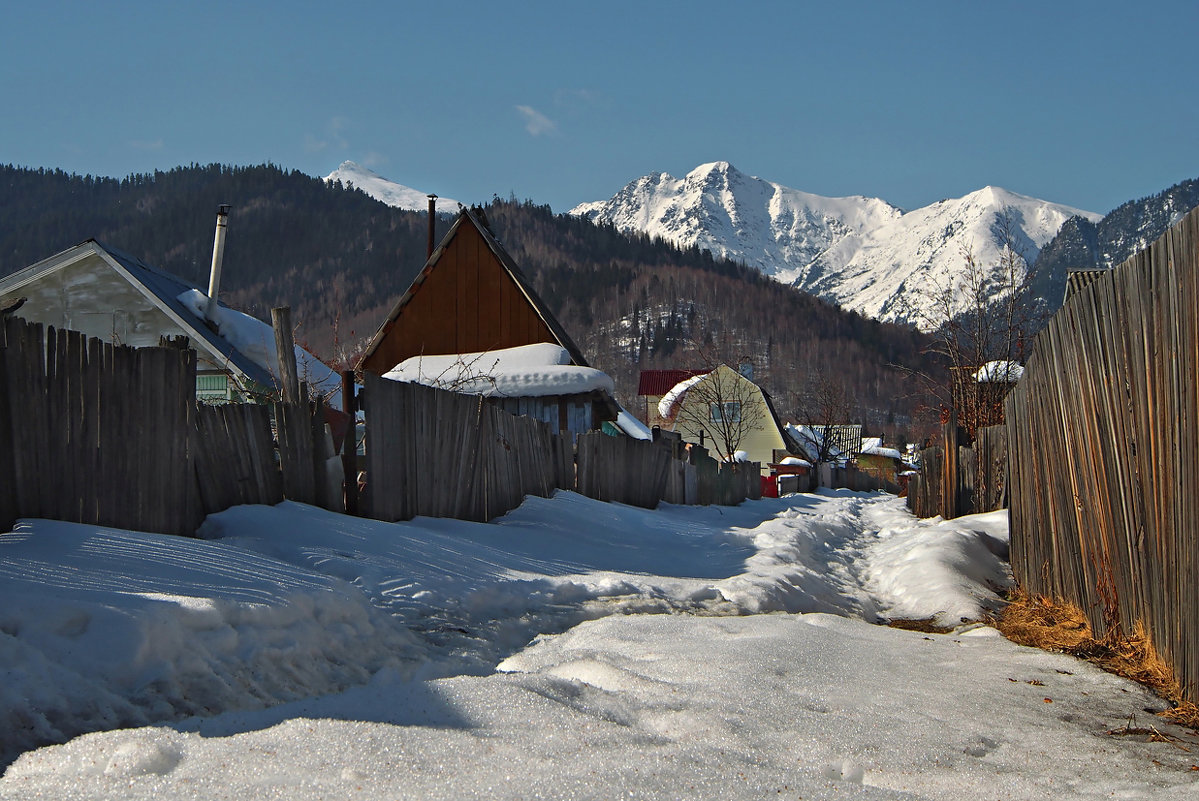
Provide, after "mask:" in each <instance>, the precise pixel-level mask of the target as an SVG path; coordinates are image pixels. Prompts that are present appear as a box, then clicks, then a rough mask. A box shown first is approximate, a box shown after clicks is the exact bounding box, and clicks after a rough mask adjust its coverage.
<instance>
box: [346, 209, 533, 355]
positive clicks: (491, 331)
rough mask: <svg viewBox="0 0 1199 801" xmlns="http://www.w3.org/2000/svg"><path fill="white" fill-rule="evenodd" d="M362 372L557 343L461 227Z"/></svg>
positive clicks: (475, 235)
mask: <svg viewBox="0 0 1199 801" xmlns="http://www.w3.org/2000/svg"><path fill="white" fill-rule="evenodd" d="M409 291H410V292H412V297H411V298H409V300H408V302H407V303H406V304H405V305H404V307H403V308H402V310H401V312H400V314H399V316H398V317H396V319H395V320H393V321H392V322H391V324H390V325H389V326H388V327H387V328H386V329H385V333H384V336H383V339H382V340H381V341H380V342H379V343H378V345H377V347H376V348H375V351H374V352H373V353H371V354H370V355H369V356H367V357H366V358H365V359H364V360H363V362H362V368H363V369H364V370H366V371H367V372H370V373H375V374H376V375H382V374H383V373H385V372H387V371H388V370H390V369H391V368H392V367H395V366H396V365H397V364H399V363H400V362H402V361H404V360H405V359H407V358H409V357H412V356H420V355H422V354H425V355H440V354H447V353H476V352H480V351H494V350H500V349H502V348H512V347H517V346H519V345H533V344H536V343H538V342H557V338H556V337H555V336H554V333H553V332H552V331H551V330H550V328H549V326H548V325H546V323H545V321H544V320H542V319H541V316H540V315H539V314H538V312H537V310H536V309H535V308H534V307H533V306H532V304H530V302H529V300H528V298H526V297H525V295H524V293H523V292H522V291H521V289H520V287H519V286H518V285H517V284H516V282H515V281H514V280H513V279H512V276H510V275H509V274H508V271H507V270H506V269H505V268H504V266H503V265H502V264H501V263H500V260H499V258H498V257H497V256H496V254H495V253H494V252H493V251H492V250H491V248H490V247H489V246H488V244H487V242H486V241H484V239H483V236H482V235H481V234H480V233H479V231H478V229H476V228H475V227H474V226H473V225H460V226H459V227H458V230H457V233H456V234H455V235H454V238H453V239H451V240H450V241H449V242H448V243H447V244H446V245H445V249H444V251H443V252H442V253H441V255H440V256H439V257H438V258H437V259H436V261H435V262H434V263H433V264H432V265H431V266H430V267H427V268H426V273H425V276H424V280H423V281H421V282H420V283H419V284H414V285H413V287H412V288H411V289H410V290H409Z"/></svg>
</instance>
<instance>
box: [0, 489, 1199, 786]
mask: <svg viewBox="0 0 1199 801" xmlns="http://www.w3.org/2000/svg"><path fill="white" fill-rule="evenodd" d="M17 529H18V530H17V531H15V532H13V533H11V534H7V535H0V594H2V595H3V598H0V666H3V669H4V676H5V682H4V684H3V687H2V688H0V701H2V702H3V707H2V708H3V713H2V714H3V718H2V719H0V724H3V727H2V728H0V732H2V733H0V737H3V740H2V741H0V742H2V743H3V747H4V748H5V749H6V751H7V752H8V753H9V754H10V755H16V754H17V753H20V752H21V751H25V753H24V754H23V755H22V756H20V757H19V758H18V759H17V760H16V761H15V762H13V764H12V765H11V766H10V767H9V769H8V771H7V772H6V774H5V775H4V777H3V778H2V779H0V798H5V799H8V798H14V799H15V798H36V797H45V798H100V799H105V798H134V799H136V798H161V797H171V798H237V799H245V798H265V797H282V798H303V799H306V798H337V799H343V798H371V799H374V798H461V797H488V798H614V797H625V796H628V797H649V798H684V797H685V798H716V797H721V798H762V797H764V796H766V795H770V796H772V797H782V798H806V799H811V798H888V799H891V798H945V799H949V798H954V799H957V798H958V797H959V796H961V795H963V794H966V795H968V796H969V797H972V798H1005V799H1006V798H1056V799H1069V798H1088V799H1090V798H1111V797H1121V798H1183V799H1185V798H1199V790H1196V785H1195V784H1194V778H1195V777H1196V776H1199V769H1197V770H1196V771H1192V770H1191V769H1190V768H1191V766H1192V765H1194V764H1196V763H1199V741H1196V740H1194V738H1189V737H1186V736H1185V735H1183V734H1182V733H1181V732H1180V733H1179V735H1180V736H1182V737H1183V740H1182V741H1181V742H1178V743H1144V742H1136V741H1134V740H1133V739H1131V738H1119V737H1114V736H1110V735H1107V734H1106V733H1105V732H1107V731H1109V730H1111V729H1115V728H1117V727H1119V726H1121V725H1124V724H1125V723H1127V722H1128V720H1129V718H1130V717H1133V718H1135V719H1136V720H1137V721H1138V722H1140V723H1142V724H1145V725H1148V723H1150V722H1151V723H1152V724H1153V725H1157V726H1158V727H1159V728H1162V729H1163V730H1165V729H1166V727H1165V726H1164V725H1163V724H1162V723H1161V722H1160V721H1158V720H1156V719H1150V718H1149V715H1148V713H1146V712H1145V711H1144V710H1145V708H1146V707H1153V706H1154V705H1155V704H1157V705H1158V706H1160V703H1159V702H1156V701H1155V699H1153V698H1152V697H1150V696H1149V695H1148V694H1147V693H1145V692H1144V691H1143V690H1141V689H1140V688H1139V687H1136V686H1135V685H1132V684H1129V683H1128V682H1125V681H1122V680H1120V679H1116V678H1113V677H1111V676H1107V675H1105V674H1102V673H1100V672H1098V671H1097V670H1095V669H1093V668H1091V667H1090V666H1088V665H1085V664H1081V663H1078V662H1076V661H1074V660H1071V659H1067V658H1065V657H1061V656H1056V655H1051V654H1045V653H1041V652H1038V651H1032V650H1030V649H1025V648H1020V647H1017V646H1015V645H1012V644H1011V643H1008V642H1007V641H1006V640H1003V639H1002V638H1001V637H999V636H997V634H996V633H995V632H994V630H992V629H989V628H986V627H974V628H970V629H964V630H961V631H959V632H958V633H956V634H954V635H923V634H918V633H913V632H905V631H899V630H895V629H888V628H885V627H881V626H877V625H872V623H873V622H874V621H877V620H878V619H880V618H881V617H887V616H895V617H921V618H923V617H934V616H935V617H937V618H939V620H941V621H942V622H948V623H957V622H958V621H960V620H961V618H963V617H966V618H976V617H978V616H979V615H980V614H981V612H982V611H983V610H984V609H985V608H986V607H987V606H989V605H993V604H994V603H995V601H996V596H995V594H994V590H995V589H996V588H998V587H1001V586H1003V585H1004V584H1005V583H1006V582H1007V581H1008V575H1007V571H1006V566H1005V564H1004V563H1003V562H1002V560H1001V559H1000V558H998V555H1000V554H1002V553H1003V551H1004V548H1005V543H1006V522H1005V518H1004V516H1003V515H986V516H979V517H975V518H967V519H963V520H960V521H954V522H953V523H935V522H928V521H915V520H913V519H912V518H911V517H910V516H909V515H908V514H907V513H906V511H905V510H904V509H903V508H902V504H901V502H900V501H898V500H897V499H894V498H891V497H889V496H882V495H859V494H854V493H845V492H841V493H830V494H826V495H821V496H792V497H790V498H786V499H781V500H766V501H761V502H754V503H746V504H743V505H742V506H741V507H738V508H735V509H719V508H686V507H664V508H663V509H661V510H659V511H657V512H647V511H644V510H638V509H631V508H628V507H622V506H616V505H610V504H601V503H597V502H595V501H591V500H589V499H586V498H582V497H581V496H578V495H574V494H571V493H563V494H559V495H558V496H557V497H555V498H553V499H536V498H531V499H529V500H528V501H527V502H526V503H525V504H524V505H523V506H522V507H521V508H519V509H518V510H516V511H515V512H513V513H512V514H510V515H508V516H507V517H505V518H503V519H501V520H500V521H498V522H497V523H495V524H489V525H478V524H469V523H462V522H457V521H440V520H427V519H423V520H418V521H414V522H413V523H409V524H398V525H387V524H380V523H375V522H372V521H364V520H357V519H352V518H346V517H341V516H337V515H330V514H327V513H324V512H321V511H319V510H315V509H312V508H309V507H304V506H301V505H297V504H290V503H285V504H282V505H280V506H278V507H238V508H235V509H232V510H229V511H228V512H225V513H222V514H220V515H216V516H214V517H212V518H210V519H209V521H208V523H207V524H206V526H205V529H204V530H203V534H204V535H205V536H206V537H208V538H209V539H206V540H178V539H169V538H163V537H155V536H151V535H145V534H137V533H133V532H119V531H108V530H100V529H95V528H94V527H91V528H89V527H83V526H73V525H69V524H62V523H52V522H48V521H26V522H23V523H22V524H20V525H19V526H18V527H17ZM649 613H656V614H649ZM530 640H534V642H532V643H531V644H530V642H529V641H530ZM497 666H498V670H497ZM155 723H157V724H159V725H157V726H152V725H147V724H155ZM118 726H140V727H142V728H133V729H126V730H121V731H104V730H107V729H113V728H115V727H118ZM85 731H94V732H96V733H94V734H85V735H83V736H79V737H75V738H74V739H71V740H70V741H69V742H67V743H66V744H65V745H61V746H50V747H44V748H40V749H37V750H32V751H26V749H28V748H29V747H30V746H31V745H34V744H36V743H38V742H54V741H60V742H61V741H63V740H66V739H69V738H70V737H71V736H73V735H75V734H78V733H80V732H85ZM1142 739H1143V738H1142ZM1184 747H1185V748H1189V749H1190V750H1183V748H1184ZM10 758H11V756H10Z"/></svg>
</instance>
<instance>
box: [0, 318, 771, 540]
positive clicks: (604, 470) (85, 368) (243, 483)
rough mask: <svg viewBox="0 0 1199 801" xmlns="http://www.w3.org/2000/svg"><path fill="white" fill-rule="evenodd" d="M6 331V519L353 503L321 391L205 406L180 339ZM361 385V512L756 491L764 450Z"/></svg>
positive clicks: (148, 516) (2, 396)
mask: <svg viewBox="0 0 1199 801" xmlns="http://www.w3.org/2000/svg"><path fill="white" fill-rule="evenodd" d="M0 337H2V338H0V526H2V527H4V528H5V529H7V528H11V526H12V523H13V521H14V520H15V519H16V518H17V517H47V518H53V519H59V520H68V521H76V522H82V523H97V524H103V525H111V526H117V527H121V528H131V529H138V530H145V531H157V532H161V533H172V534H192V533H193V532H194V531H195V529H196V527H197V526H198V525H199V523H200V522H201V521H202V520H203V518H204V516H205V515H208V514H211V513H214V512H219V511H222V510H224V509H227V508H229V507H230V506H234V505H237V504H247V503H259V504H274V503H278V502H279V501H281V500H283V499H284V498H288V499H291V500H296V501H301V502H305V503H311V504H316V505H320V506H323V507H325V508H329V509H334V510H338V511H342V510H344V509H345V506H344V505H343V504H344V501H343V494H342V490H341V485H340V481H338V482H336V483H335V482H333V481H330V480H329V476H328V474H327V472H326V471H327V470H328V466H329V463H330V462H331V461H332V462H333V463H335V464H337V465H338V466H340V464H341V462H340V461H339V460H337V459H335V458H333V453H332V446H331V443H330V442H329V441H328V437H327V436H326V432H325V425H324V419H323V413H322V409H321V408H320V406H319V404H314V405H312V406H309V405H303V406H295V405H290V404H283V403H275V404H271V405H254V404H225V405H217V406H208V405H204V404H197V403H196V400H195V370H196V358H195V354H194V352H193V351H191V350H189V349H187V348H186V346H185V343H183V345H184V346H183V347H179V346H178V343H177V345H176V346H172V347H163V348H141V349H133V348H125V347H114V346H112V345H108V344H105V343H102V342H100V341H98V340H95V339H92V340H87V339H85V338H84V337H83V336H82V335H81V334H78V333H75V332H67V331H54V330H53V329H51V330H50V331H49V332H45V331H43V329H42V327H41V326H40V325H34V324H28V323H26V322H24V321H23V320H20V319H17V318H6V319H5V320H4V322H3V328H0ZM351 387H352V383H351ZM363 398H364V399H365V409H364V411H365V413H366V420H367V425H366V431H367V438H366V452H367V458H366V463H365V464H364V465H363V466H364V467H365V468H366V475H367V483H366V486H365V493H364V497H363V498H362V499H361V500H362V504H361V507H360V508H361V510H362V511H363V512H364V513H365V514H368V515H370V516H373V517H376V518H379V519H382V520H404V519H409V518H412V517H414V516H417V515H428V516H437V517H455V518H459V519H465V520H479V521H484V520H490V519H492V518H494V517H497V516H499V515H501V514H503V513H505V512H507V511H509V510H511V509H513V508H515V507H516V506H519V505H520V503H521V502H522V500H523V499H524V497H525V496H527V495H541V496H548V495H550V494H552V493H553V491H554V490H555V489H557V488H562V489H576V488H577V489H578V490H579V491H580V492H582V493H584V494H586V495H589V496H591V497H594V498H599V499H602V500H609V501H619V502H622V503H629V504H635V505H639V506H646V507H653V506H656V505H657V503H658V501H659V500H662V499H666V500H670V501H673V502H676V503H702V504H710V503H717V504H737V503H740V502H741V501H743V500H745V499H746V498H757V497H760V482H759V478H758V475H759V473H758V466H757V465H756V464H754V465H726V464H719V463H717V462H716V460H714V459H712V458H710V457H708V456H707V455H706V452H704V451H703V449H691V450H686V449H685V448H683V447H682V443H681V441H679V442H676V443H673V444H672V443H668V442H665V441H663V442H660V443H650V442H642V441H639V440H631V439H627V438H623V437H620V438H616V437H609V436H607V435H605V434H601V433H595V434H587V435H584V436H582V437H580V440H579V447H578V454H577V456H576V454H575V447H574V443H573V442H572V441H571V439H570V437H569V436H568V435H567V436H563V435H559V434H558V433H556V432H554V431H553V430H551V428H550V427H549V426H548V425H547V424H545V423H542V422H540V421H537V420H534V419H532V418H528V417H517V416H514V415H511V414H508V413H506V412H503V411H501V410H500V409H498V408H497V407H495V406H493V405H492V404H490V403H487V402H485V401H484V400H483V399H482V398H480V397H477V396H468V395H461V394H457V393H453V392H446V391H444V390H439V389H433V388H430V387H424V386H419V385H413V384H403V383H399V382H394V381H388V380H384V379H381V378H377V377H375V376H367V378H366V386H365V389H364V392H363ZM349 441H350V443H351V445H350V447H351V449H352V448H353V442H354V439H353V437H350V439H349ZM675 451H678V453H676V452H675ZM348 463H349V464H351V465H353V464H354V460H353V459H350V460H348ZM351 478H352V479H353V478H354V476H351ZM346 495H347V496H352V497H353V499H354V501H355V502H356V501H357V500H358V499H357V496H356V494H355V493H352V492H347V493H346ZM356 508H357V507H356Z"/></svg>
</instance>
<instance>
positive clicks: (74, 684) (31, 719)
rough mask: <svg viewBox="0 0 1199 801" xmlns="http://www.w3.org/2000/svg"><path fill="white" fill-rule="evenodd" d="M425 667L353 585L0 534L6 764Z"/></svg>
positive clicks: (64, 539) (150, 547) (1, 724)
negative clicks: (87, 737) (108, 731)
mask: <svg viewBox="0 0 1199 801" xmlns="http://www.w3.org/2000/svg"><path fill="white" fill-rule="evenodd" d="M347 653H353V654H354V657H353V659H349V660H347V659H346V658H345V657H346V654H347ZM420 653H421V649H420V648H419V647H418V644H417V641H416V639H415V638H414V637H413V636H412V635H411V634H410V633H409V632H408V631H407V630H406V629H405V628H404V627H403V625H402V624H400V622H399V621H396V620H394V619H392V618H390V617H389V616H387V615H386V614H384V613H382V612H381V611H380V610H378V609H376V608H375V607H374V606H372V604H371V603H370V599H369V597H367V596H365V595H364V594H363V593H362V592H361V591H360V590H358V589H356V588H355V587H353V586H352V585H350V584H348V583H346V582H345V581H342V580H340V579H337V578H333V577H331V576H328V575H322V574H320V573H317V572H313V571H310V570H304V569H297V567H295V566H293V565H290V564H287V563H285V562H281V561H279V560H277V559H272V558H270V557H269V556H264V555H262V554H257V553H254V552H252V551H248V550H243V549H237V548H228V547H225V546H222V545H219V544H213V543H207V542H202V541H198V540H193V539H188V538H185V537H165V536H161V535H153V534H144V533H137V532H129V531H121V530H113V529H106V528H102V527H95V526H84V525H79V524H74V523H61V522H55V521H47V520H37V521H24V522H21V523H19V524H18V525H17V526H16V530H15V531H13V532H11V533H8V534H3V535H0V665H3V666H5V680H4V681H3V682H2V683H0V700H2V703H0V755H2V754H11V753H12V752H13V751H14V750H17V749H20V748H25V747H28V746H29V745H30V744H32V743H37V742H49V741H55V740H61V739H63V738H64V737H69V736H72V735H74V734H78V733H80V732H82V731H88V730H91V729H96V728H107V727H111V726H117V725H125V726H127V725H141V724H145V723H147V722H151V721H156V720H172V719H177V718H181V717H184V716H187V715H196V714H212V713H216V712H220V711H224V710H227V709H233V708H258V707H263V706H266V705H269V704H276V703H279V702H280V701H285V700H291V699H295V698H302V697H304V696H306V695H308V694H311V693H312V692H313V691H314V689H319V688H324V689H321V690H320V691H322V692H325V691H331V690H336V689H341V688H346V687H349V686H352V685H355V684H361V683H363V682H365V681H367V680H369V678H370V677H371V675H372V674H374V673H375V672H376V671H378V670H380V669H381V668H384V667H388V666H390V667H393V668H399V667H401V666H403V665H404V664H405V663H406V660H407V663H408V664H409V665H411V664H412V663H411V660H412V659H413V657H414V656H416V655H419V654H420Z"/></svg>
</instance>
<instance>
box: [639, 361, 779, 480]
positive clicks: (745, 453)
mask: <svg viewBox="0 0 1199 801" xmlns="http://www.w3.org/2000/svg"><path fill="white" fill-rule="evenodd" d="M657 411H658V415H659V417H660V418H661V419H662V420H663V422H664V423H665V424H664V425H663V426H662V427H663V428H666V429H668V430H671V431H675V432H677V433H679V434H682V436H683V437H684V438H685V439H687V440H688V441H691V442H696V443H699V444H700V445H703V446H704V447H706V448H708V449H709V450H710V451H711V452H712V453H713V455H715V456H717V458H721V459H724V460H725V461H734V460H735V461H745V462H758V463H759V464H760V465H761V466H762V471H763V474H764V475H768V474H769V472H770V467H769V465H770V463H771V462H773V461H775V456H776V454H777V452H780V451H784V452H787V453H793V452H795V450H794V449H795V448H796V443H795V442H794V440H792V439H791V437H790V436H789V435H788V434H787V433H786V432H785V431H784V429H783V427H782V425H781V424H780V423H779V419H778V415H777V414H776V413H775V410H774V404H773V403H772V402H771V399H770V396H769V395H768V394H767V393H766V392H764V391H763V390H762V388H761V387H759V386H758V385H757V384H755V383H754V382H752V381H750V380H749V379H748V378H746V377H745V376H743V375H741V374H740V373H738V372H737V371H735V370H733V369H731V368H730V367H729V366H728V365H724V364H721V365H718V366H717V367H716V369H715V370H711V371H709V372H706V373H700V374H698V375H695V376H691V377H689V378H686V379H684V380H682V381H680V382H679V383H678V384H676V385H675V386H674V387H672V388H671V389H670V390H669V391H668V392H667V393H666V394H665V395H663V396H662V398H661V400H660V401H659V402H658V410H657Z"/></svg>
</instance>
